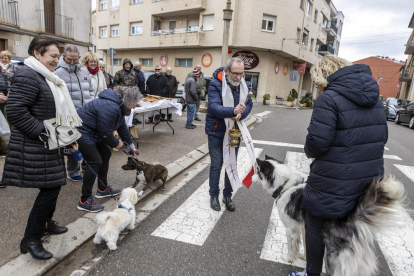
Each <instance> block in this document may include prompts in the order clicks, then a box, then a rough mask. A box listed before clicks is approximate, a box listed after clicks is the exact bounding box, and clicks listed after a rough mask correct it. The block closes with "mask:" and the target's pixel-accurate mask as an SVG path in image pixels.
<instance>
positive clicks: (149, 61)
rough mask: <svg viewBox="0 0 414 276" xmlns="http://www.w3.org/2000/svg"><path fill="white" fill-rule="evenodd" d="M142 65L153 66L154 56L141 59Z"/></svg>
mask: <svg viewBox="0 0 414 276" xmlns="http://www.w3.org/2000/svg"><path fill="white" fill-rule="evenodd" d="M141 63H142V66H152V58H143V59H141Z"/></svg>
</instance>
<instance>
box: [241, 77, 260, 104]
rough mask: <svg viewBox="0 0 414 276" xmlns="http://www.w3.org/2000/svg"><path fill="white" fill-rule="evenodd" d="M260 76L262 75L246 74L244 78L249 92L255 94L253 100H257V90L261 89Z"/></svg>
mask: <svg viewBox="0 0 414 276" xmlns="http://www.w3.org/2000/svg"><path fill="white" fill-rule="evenodd" d="M259 75H260V73H253V72H246V74H245V76H244V79H245V80H246V84H247V87H248V88H249V91H251V92H252V93H253V97H252V100H256V97H257V90H258V88H259Z"/></svg>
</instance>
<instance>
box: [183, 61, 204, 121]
mask: <svg viewBox="0 0 414 276" xmlns="http://www.w3.org/2000/svg"><path fill="white" fill-rule="evenodd" d="M200 73H201V72H200V70H198V69H197V68H194V70H193V76H192V77H190V78H189V79H187V81H186V82H185V86H184V87H185V101H186V102H187V123H186V125H185V127H186V128H188V129H195V128H196V127H197V126H196V125H194V124H193V120H194V114H195V111H196V104H197V100H198V96H197V84H196V83H197V79H198V78H199V77H200Z"/></svg>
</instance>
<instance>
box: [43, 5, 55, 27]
mask: <svg viewBox="0 0 414 276" xmlns="http://www.w3.org/2000/svg"><path fill="white" fill-rule="evenodd" d="M43 4H44V7H45V8H44V13H45V14H44V16H45V32H46V33H48V34H54V33H55V0H43Z"/></svg>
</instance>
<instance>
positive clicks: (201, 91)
mask: <svg viewBox="0 0 414 276" xmlns="http://www.w3.org/2000/svg"><path fill="white" fill-rule="evenodd" d="M196 68H197V70H199V71H200V72H201V65H197V66H196ZM192 76H193V72H192V71H191V72H190V73H188V75H187V77H186V78H185V81H187V80H188V79H189V78H191V77H192ZM196 90H197V96H198V99H197V103H196V112H195V116H194V120H196V121H201V119H200V116H199V114H200V99H201V98H204V96H205V95H206V81H205V80H204V74H203V72H201V74H200V77H199V78H198V79H197V81H196Z"/></svg>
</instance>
